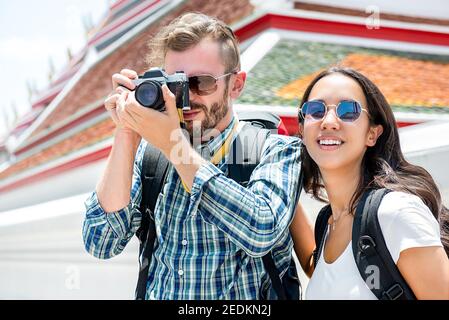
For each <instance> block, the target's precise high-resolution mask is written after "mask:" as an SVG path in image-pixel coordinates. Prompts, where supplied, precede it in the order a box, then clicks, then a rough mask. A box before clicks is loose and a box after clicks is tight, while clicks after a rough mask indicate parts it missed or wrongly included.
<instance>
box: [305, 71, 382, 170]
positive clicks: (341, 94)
mask: <svg viewBox="0 0 449 320" xmlns="http://www.w3.org/2000/svg"><path fill="white" fill-rule="evenodd" d="M312 100H321V101H323V102H324V103H325V104H326V106H327V113H326V114H325V116H324V118H323V119H321V120H315V119H311V118H310V117H306V119H305V120H304V124H303V128H302V129H303V141H304V144H305V146H306V147H307V151H308V152H309V155H310V156H311V158H312V159H313V160H314V161H315V162H316V164H317V165H318V167H319V168H320V170H321V171H323V170H326V171H328V170H342V169H355V168H359V167H360V164H361V161H362V159H363V155H364V154H365V151H366V149H367V147H368V146H374V145H375V143H376V140H377V138H378V137H379V136H380V134H381V133H382V127H381V126H370V122H369V117H368V114H367V112H365V111H362V113H361V114H360V117H359V118H358V119H356V120H355V121H354V122H344V121H342V120H341V119H339V118H338V117H337V114H336V105H338V103H339V102H340V101H342V100H355V101H358V102H359V103H360V104H361V107H362V108H363V109H365V110H367V104H366V99H365V95H364V93H363V90H362V88H361V87H360V85H359V84H358V83H357V82H356V81H355V80H353V79H352V78H350V77H348V76H345V75H343V74H341V73H333V74H331V75H328V76H325V77H324V78H322V79H320V80H319V81H318V82H317V83H316V84H315V85H314V87H313V88H312V91H311V92H310V95H309V99H308V101H312Z"/></svg>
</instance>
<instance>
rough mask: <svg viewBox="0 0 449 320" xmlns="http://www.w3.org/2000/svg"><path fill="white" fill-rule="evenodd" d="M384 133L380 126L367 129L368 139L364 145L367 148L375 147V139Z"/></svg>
mask: <svg viewBox="0 0 449 320" xmlns="http://www.w3.org/2000/svg"><path fill="white" fill-rule="evenodd" d="M382 132H384V128H383V127H382V125H380V124H379V125H377V126H372V127H370V129H369V132H368V139H367V141H366V145H367V146H368V147H373V146H375V145H376V142H377V139H378V138H379V137H380V135H381V134H382Z"/></svg>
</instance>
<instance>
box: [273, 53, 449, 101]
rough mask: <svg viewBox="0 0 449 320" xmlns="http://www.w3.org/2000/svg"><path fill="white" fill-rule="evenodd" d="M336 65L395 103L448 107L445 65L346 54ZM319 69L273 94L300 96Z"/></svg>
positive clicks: (448, 69) (448, 70)
mask: <svg viewBox="0 0 449 320" xmlns="http://www.w3.org/2000/svg"><path fill="white" fill-rule="evenodd" d="M339 65H340V66H347V67H351V68H354V69H356V70H358V71H360V72H361V73H363V74H364V75H366V76H367V77H368V78H369V79H371V80H372V81H373V82H374V83H376V85H377V86H378V87H379V89H380V90H381V91H382V93H383V94H384V95H385V97H386V98H387V100H388V101H389V103H390V104H392V105H395V106H423V107H449V95H448V93H449V81H448V80H447V79H449V64H447V63H439V62H432V61H422V60H414V59H408V58H403V57H394V56H387V55H368V54H358V53H354V54H349V55H348V56H346V58H344V59H343V60H342V61H341V62H340V63H339ZM320 71H321V70H319V71H317V72H315V73H313V74H309V75H307V76H304V77H302V78H300V79H298V80H295V81H293V82H291V83H289V84H288V85H286V86H284V87H282V88H281V89H280V90H279V91H278V92H277V95H279V96H280V97H283V98H287V99H292V98H296V97H302V94H303V93H304V91H305V89H306V87H307V85H308V84H309V83H310V82H311V80H312V79H313V78H314V77H315V76H316V75H317V74H318V73H319V72H320Z"/></svg>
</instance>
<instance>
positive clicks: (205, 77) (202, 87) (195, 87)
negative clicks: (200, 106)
mask: <svg viewBox="0 0 449 320" xmlns="http://www.w3.org/2000/svg"><path fill="white" fill-rule="evenodd" d="M231 74H237V71H233V72H229V73H225V74H223V75H221V76H218V77H214V76H211V75H209V74H201V75H198V76H192V77H189V89H190V91H192V92H193V93H195V94H197V95H199V96H207V95H210V94H212V93H214V92H215V91H217V87H218V85H217V81H218V80H220V79H221V78H224V77H227V76H229V75H231Z"/></svg>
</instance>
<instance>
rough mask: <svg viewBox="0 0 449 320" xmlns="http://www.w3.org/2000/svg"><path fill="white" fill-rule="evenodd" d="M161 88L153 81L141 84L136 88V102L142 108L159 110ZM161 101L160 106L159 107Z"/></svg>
mask: <svg viewBox="0 0 449 320" xmlns="http://www.w3.org/2000/svg"><path fill="white" fill-rule="evenodd" d="M161 93H162V92H161V87H160V85H159V83H156V82H154V81H145V82H142V83H141V84H140V85H138V86H137V88H136V100H137V102H139V103H140V104H141V105H142V106H144V107H147V108H153V109H156V110H159V109H161V108H162V107H163V99H161ZM161 100H162V105H161Z"/></svg>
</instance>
